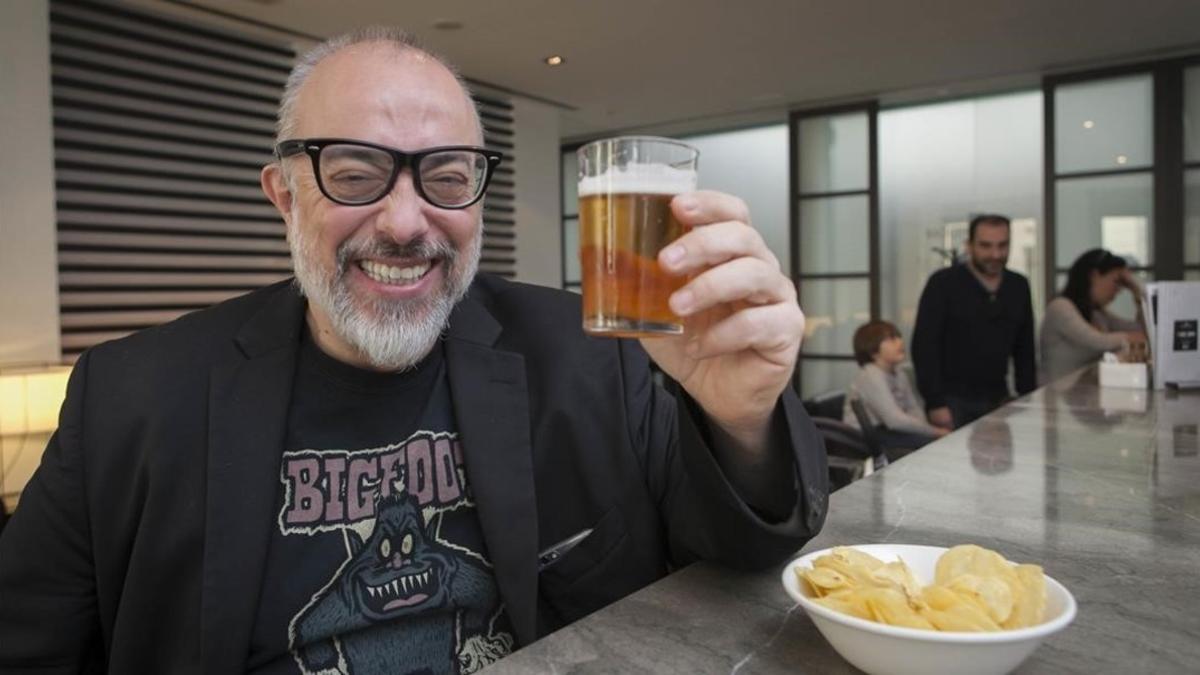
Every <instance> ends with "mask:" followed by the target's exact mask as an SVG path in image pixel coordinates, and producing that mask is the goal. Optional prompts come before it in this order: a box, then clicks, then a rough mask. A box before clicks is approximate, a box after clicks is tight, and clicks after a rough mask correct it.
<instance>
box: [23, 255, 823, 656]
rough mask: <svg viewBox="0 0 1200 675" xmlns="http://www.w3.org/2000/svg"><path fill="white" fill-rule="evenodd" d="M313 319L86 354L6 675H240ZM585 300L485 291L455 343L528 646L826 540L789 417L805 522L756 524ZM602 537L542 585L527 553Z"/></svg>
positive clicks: (671, 400) (235, 317)
mask: <svg viewBox="0 0 1200 675" xmlns="http://www.w3.org/2000/svg"><path fill="white" fill-rule="evenodd" d="M303 321H304V301H303V300H302V298H301V297H300V296H299V295H298V294H297V293H296V291H295V290H294V288H293V287H292V286H291V285H289V284H286V283H285V284H277V285H275V286H272V287H269V288H266V289H263V290H261V291H257V292H255V293H252V294H250V295H247V296H243V297H240V298H237V299H234V300H231V301H228V302H225V303H222V304H220V305H218V306H216V307H214V308H211V309H208V310H205V311H201V312H197V313H194V314H191V315H188V316H185V317H183V318H181V319H179V320H177V321H174V322H172V323H169V324H166V325H163V326H160V327H157V328H152V329H149V330H146V331H143V332H140V333H138V334H135V335H133V336H130V337H128V338H125V339H122V340H118V341H115V342H110V343H107V344H104V345H101V346H98V347H96V348H94V349H91V350H89V351H88V352H87V353H85V354H84V355H83V356H82V357H81V358H80V360H79V362H78V363H77V364H76V367H75V370H74V372H73V373H72V375H71V381H70V385H69V388H68V393H67V399H66V402H65V404H64V406H63V412H62V416H61V419H60V426H59V429H58V432H57V433H56V434H55V436H54V437H53V439H52V440H51V442H50V444H49V446H48V447H47V449H46V454H45V456H44V458H43V460H42V465H41V467H40V468H39V469H38V471H37V473H36V474H35V476H34V477H33V479H32V480H31V482H30V483H29V485H28V487H27V488H26V490H25V492H24V494H23V495H22V498H21V504H20V508H19V509H18V511H17V513H16V514H15V515H14V517H13V519H12V521H11V522H10V523H9V525H8V527H7V529H6V531H5V532H4V536H3V538H0V671H4V672H8V671H9V670H11V669H13V668H14V667H17V666H22V665H25V666H35V667H41V668H42V669H41V670H38V671H37V672H64V673H65V672H77V671H78V670H80V669H81V668H82V669H84V670H90V671H96V672H102V671H108V672H112V673H122V674H123V673H211V674H213V675H217V674H222V675H223V674H226V673H233V672H241V670H242V668H243V664H244V660H245V657H246V653H247V645H248V643H249V640H250V636H251V631H252V629H253V625H254V621H255V616H256V606H257V602H258V598H259V595H260V586H261V581H262V574H263V569H264V561H265V557H266V554H267V547H268V542H269V540H270V528H271V526H272V522H273V509H274V508H275V505H276V492H275V490H276V489H277V488H278V486H279V480H278V471H279V464H280V459H281V455H282V451H283V443H284V438H285V433H286V430H285V426H286V424H285V423H286V419H287V412H288V405H289V400H288V399H289V396H290V392H291V386H292V374H293V370H294V364H295V361H296V353H297V348H298V345H299V342H300V331H301V330H302V326H303ZM579 324H580V310H579V302H578V298H577V297H576V296H573V295H571V294H568V293H563V292H560V291H554V290H550V289H543V288H538V287H533V286H527V285H523V284H515V283H510V282H506V281H503V280H499V279H495V278H489V277H481V278H480V279H478V280H477V281H476V283H475V285H474V286H473V287H472V291H471V294H470V296H469V297H468V299H466V300H464V301H463V302H461V303H460V304H459V305H458V306H457V307H456V308H455V310H454V313H453V315H452V317H451V320H450V327H449V329H448V335H447V337H446V358H447V364H448V365H447V368H448V374H449V375H448V376H449V381H450V387H451V398H452V402H453V407H454V413H455V416H456V419H457V423H458V428H459V434H460V438H461V440H462V442H463V447H464V452H465V455H466V466H467V473H468V478H469V482H470V485H471V486H472V490H473V492H474V496H475V499H476V503H477V505H478V513H479V518H480V521H481V526H482V528H483V533H484V538H485V541H486V544H487V548H488V550H489V552H490V555H491V559H492V562H493V564H494V571H495V576H496V581H497V584H498V586H499V589H500V593H501V595H502V597H503V599H504V602H505V604H506V607H507V612H508V615H509V618H510V619H511V622H512V625H513V629H514V631H515V633H516V636H517V639H518V641H519V643H521V644H525V643H528V642H531V641H533V640H534V639H536V638H537V637H539V636H542V635H545V634H546V633H548V632H549V631H551V630H554V629H555V628H557V627H559V626H561V625H563V624H564V623H566V622H569V621H572V620H574V619H576V618H578V617H580V616H583V615H584V614H586V613H588V612H591V611H593V610H595V609H598V608H599V607H602V606H603V605H605V604H607V603H609V602H612V601H614V600H616V599H618V598H620V597H622V596H624V595H626V594H628V593H630V592H632V591H634V590H636V589H638V588H640V587H642V586H644V585H646V584H648V583H650V582H652V581H654V580H655V579H658V578H659V577H662V576H663V575H665V574H666V573H667V572H668V571H669V570H670V569H672V568H674V567H676V566H680V565H684V564H687V563H688V562H690V561H693V560H695V559H698V558H707V559H714V560H718V561H721V562H724V563H726V564H728V565H733V566H737V567H749V568H754V567H763V566H766V565H770V564H772V563H775V562H778V561H780V560H781V559H782V558H784V557H786V556H787V555H789V554H791V553H793V552H795V551H796V550H797V549H799V548H800V546H801V545H802V544H803V543H804V542H805V541H806V539H808V538H809V537H811V536H812V535H813V534H815V533H816V532H817V531H818V530H819V529H820V527H821V524H822V523H823V521H824V517H825V506H826V494H827V478H826V464H825V454H824V447H823V445H822V443H821V440H820V437H819V436H818V435H817V433H816V431H815V429H814V428H813V426H812V423H811V421H810V420H809V419H808V418H807V417H806V416H805V414H804V412H802V409H801V407H800V405H799V402H798V401H797V400H796V397H795V396H794V395H793V394H791V393H790V392H789V393H788V394H786V395H785V396H784V397H783V399H782V401H781V404H780V409H779V411H777V414H778V415H781V416H782V417H783V419H784V421H785V423H786V428H787V433H788V435H789V439H790V442H791V444H792V446H793V448H794V454H795V462H796V485H797V494H798V500H797V503H796V505H795V507H794V510H793V512H792V514H791V516H790V518H788V519H787V520H786V521H785V522H782V523H776V524H771V523H768V522H765V521H764V520H763V519H762V518H760V517H759V516H757V515H756V514H755V513H754V511H753V510H751V509H750V508H748V507H747V506H746V505H745V504H744V503H743V502H742V501H741V500H740V499H739V498H738V497H737V496H736V495H735V493H734V492H733V490H732V488H731V487H730V485H729V484H728V483H727V481H726V480H725V478H724V476H723V474H722V473H721V471H720V470H719V468H718V466H717V464H716V462H715V461H714V459H713V457H712V455H711V453H710V451H709V449H708V447H707V446H706V444H705V440H704V439H705V431H704V426H703V422H700V421H698V420H696V419H695V417H694V413H691V412H688V408H689V405H688V404H686V403H684V402H683V399H681V398H677V397H676V396H674V395H671V394H668V393H667V392H665V391H664V390H663V389H662V388H660V387H657V386H655V385H654V384H653V382H652V380H651V377H650V371H649V368H648V360H647V357H646V355H645V353H644V351H643V350H642V349H641V348H640V346H639V345H638V344H637V343H636V342H632V341H625V340H611V339H593V338H588V337H585V336H584V335H583V334H582V333H581V332H580V331H579V329H578V328H576V327H577V326H579ZM588 527H590V528H593V530H594V532H593V534H592V535H591V536H590V537H588V538H587V539H585V540H584V542H583V544H581V545H580V546H578V547H577V548H575V549H573V550H572V551H570V552H569V553H568V554H567V555H565V556H564V557H563V558H562V559H561V561H560V562H559V563H558V564H556V565H554V566H553V567H549V568H547V569H546V570H545V571H544V572H543V573H541V574H540V575H539V572H538V565H537V554H538V552H539V551H540V550H543V549H544V548H546V547H548V546H550V545H552V544H553V543H555V542H558V541H561V540H562V539H564V538H566V537H567V536H569V535H571V534H574V533H576V532H579V531H581V530H583V529H584V528H588Z"/></svg>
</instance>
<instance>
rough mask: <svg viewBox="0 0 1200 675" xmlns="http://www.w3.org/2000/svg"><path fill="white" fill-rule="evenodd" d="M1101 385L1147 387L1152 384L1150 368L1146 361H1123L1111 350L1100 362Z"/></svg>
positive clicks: (1129, 387)
mask: <svg viewBox="0 0 1200 675" xmlns="http://www.w3.org/2000/svg"><path fill="white" fill-rule="evenodd" d="M1100 386H1101V387H1102V388H1104V387H1119V388H1122V389H1146V388H1148V387H1149V386H1150V369H1149V368H1148V367H1147V365H1146V364H1145V363H1121V362H1119V361H1117V357H1116V355H1115V354H1112V353H1111V352H1110V353H1108V354H1105V355H1104V360H1103V361H1101V362H1100Z"/></svg>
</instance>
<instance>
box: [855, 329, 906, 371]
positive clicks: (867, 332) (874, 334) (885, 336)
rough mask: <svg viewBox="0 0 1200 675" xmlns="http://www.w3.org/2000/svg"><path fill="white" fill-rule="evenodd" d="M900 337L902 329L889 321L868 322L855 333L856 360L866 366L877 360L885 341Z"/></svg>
mask: <svg viewBox="0 0 1200 675" xmlns="http://www.w3.org/2000/svg"><path fill="white" fill-rule="evenodd" d="M897 337H900V329H899V328H896V326H895V324H893V323H891V322H889V321H868V322H867V323H864V324H863V325H861V326H859V327H858V330H856V331H854V360H855V361H858V365H860V366H865V365H867V364H868V363H870V362H871V361H873V360H875V355H876V354H878V353H879V345H881V344H883V341H884V340H889V339H891V338H897Z"/></svg>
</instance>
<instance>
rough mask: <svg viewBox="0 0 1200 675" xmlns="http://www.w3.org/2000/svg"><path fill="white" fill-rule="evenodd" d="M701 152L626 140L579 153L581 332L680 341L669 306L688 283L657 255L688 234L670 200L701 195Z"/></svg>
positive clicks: (679, 325) (665, 142)
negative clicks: (670, 337)
mask: <svg viewBox="0 0 1200 675" xmlns="http://www.w3.org/2000/svg"><path fill="white" fill-rule="evenodd" d="M699 157H700V153H699V151H697V150H696V149H695V148H693V147H691V146H688V145H685V144H683V143H680V142H678V141H673V140H671V139H669V138H655V137H650V136H625V137H621V138H609V139H605V140H600V141H595V142H593V143H589V144H587V145H585V146H583V147H582V148H580V149H579V260H580V266H581V272H582V274H583V279H582V281H583V330H584V331H586V332H587V333H589V334H591V335H606V336H613V337H649V336H655V335H679V334H681V333H683V321H682V320H681V319H680V318H679V317H678V316H675V314H674V313H673V312H672V311H671V309H670V307H669V306H668V304H667V300H668V299H669V298H670V297H671V294H672V293H674V292H675V291H677V290H678V289H679V288H680V287H682V286H683V285H684V284H685V283H687V280H688V277H687V276H683V275H673V274H668V273H667V272H666V271H665V270H663V269H662V268H661V267H659V265H658V252H659V251H661V250H662V249H663V248H665V247H666V246H667V244H670V243H671V242H672V241H675V240H676V239H678V238H679V237H680V235H682V234H683V233H684V232H685V231H686V228H685V227H684V226H683V225H682V224H680V222H679V221H678V220H676V219H675V216H674V215H673V214H672V213H671V199H672V198H674V197H675V195H677V194H680V193H683V192H691V191H693V190H695V189H696V164H697V160H698V159H699Z"/></svg>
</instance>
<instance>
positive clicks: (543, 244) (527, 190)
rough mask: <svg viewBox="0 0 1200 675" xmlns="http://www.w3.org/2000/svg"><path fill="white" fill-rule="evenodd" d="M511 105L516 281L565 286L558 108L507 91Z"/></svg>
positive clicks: (555, 286)
mask: <svg viewBox="0 0 1200 675" xmlns="http://www.w3.org/2000/svg"><path fill="white" fill-rule="evenodd" d="M509 98H510V99H511V100H512V103H513V119H514V121H515V124H514V129H513V139H514V140H513V144H514V146H515V147H514V149H513V153H514V154H515V155H516V160H515V161H514V162H513V169H514V172H515V175H514V180H515V181H516V188H517V190H516V205H515V208H516V213H515V219H516V221H517V227H516V231H517V279H518V280H519V281H524V282H528V283H531V284H540V285H542V286H552V287H554V288H559V287H561V286H562V248H561V246H562V244H561V239H562V230H561V228H562V210H561V209H562V205H561V204H560V200H561V196H560V195H559V192H560V180H559V171H560V166H559V165H560V158H561V154H560V150H559V138H558V127H559V110H558V109H557V108H555V107H552V106H549V105H546V104H544V103H538V102H537V101H530V100H528V99H524V98H521V97H520V96H513V95H509Z"/></svg>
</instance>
